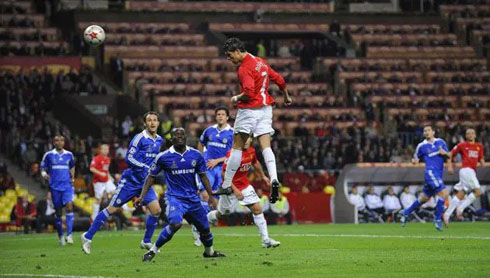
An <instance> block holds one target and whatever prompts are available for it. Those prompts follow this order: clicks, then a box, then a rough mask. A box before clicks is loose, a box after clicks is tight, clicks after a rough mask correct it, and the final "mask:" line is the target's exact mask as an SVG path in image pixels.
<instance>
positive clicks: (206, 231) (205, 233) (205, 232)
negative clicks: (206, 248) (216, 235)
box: [199, 227, 211, 236]
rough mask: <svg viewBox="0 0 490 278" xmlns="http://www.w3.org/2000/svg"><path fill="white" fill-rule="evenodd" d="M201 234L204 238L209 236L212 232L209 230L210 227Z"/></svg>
mask: <svg viewBox="0 0 490 278" xmlns="http://www.w3.org/2000/svg"><path fill="white" fill-rule="evenodd" d="M199 233H201V235H203V236H207V235H209V234H210V233H211V230H210V229H209V227H207V228H204V229H201V230H200V231H199Z"/></svg>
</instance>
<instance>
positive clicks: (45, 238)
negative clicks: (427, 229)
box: [0, 232, 490, 241]
mask: <svg viewBox="0 0 490 278" xmlns="http://www.w3.org/2000/svg"><path fill="white" fill-rule="evenodd" d="M213 234H214V236H223V237H257V236H258V235H255V234H244V233H219V232H218V233H213ZM271 235H273V236H279V237H281V236H284V237H348V238H401V239H447V240H451V239H470V240H473V239H474V240H490V236H450V235H448V236H444V235H440V236H436V235H370V234H296V233H284V234H281V233H274V234H271ZM126 236H131V237H141V236H142V235H141V234H127V235H124V236H121V234H120V232H114V233H103V234H99V235H97V238H112V237H126ZM174 236H185V237H187V236H188V235H187V234H183V233H180V234H176V235H174ZM2 238H4V239H7V241H8V240H12V241H27V240H54V241H56V240H57V238H56V237H24V236H22V237H14V236H12V237H7V236H5V237H2V236H0V239H2Z"/></svg>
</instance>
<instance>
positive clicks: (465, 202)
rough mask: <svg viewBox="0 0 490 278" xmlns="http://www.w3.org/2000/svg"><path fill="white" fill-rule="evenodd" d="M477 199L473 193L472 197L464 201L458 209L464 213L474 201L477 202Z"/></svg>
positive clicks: (467, 197) (469, 196)
mask: <svg viewBox="0 0 490 278" xmlns="http://www.w3.org/2000/svg"><path fill="white" fill-rule="evenodd" d="M475 199H476V197H475V194H473V193H471V194H470V195H468V196H466V199H464V201H463V203H461V205H460V206H459V207H458V211H459V212H463V211H464V210H465V209H466V208H467V207H468V206H469V205H471V203H473V201H475Z"/></svg>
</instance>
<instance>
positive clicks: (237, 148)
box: [218, 132, 249, 194]
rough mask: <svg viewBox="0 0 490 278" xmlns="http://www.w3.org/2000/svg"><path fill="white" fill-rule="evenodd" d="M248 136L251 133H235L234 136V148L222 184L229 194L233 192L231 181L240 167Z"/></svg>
mask: <svg viewBox="0 0 490 278" xmlns="http://www.w3.org/2000/svg"><path fill="white" fill-rule="evenodd" d="M248 138H249V134H247V133H242V132H239V133H235V135H234V136H233V148H232V149H231V153H230V157H229V158H228V161H227V164H228V167H226V170H225V177H224V179H223V185H222V188H223V189H226V191H227V193H228V194H229V193H231V181H232V180H233V176H235V173H236V171H238V168H239V167H240V162H241V160H242V149H243V146H244V145H245V142H246V141H247V139H248ZM218 191H219V189H218Z"/></svg>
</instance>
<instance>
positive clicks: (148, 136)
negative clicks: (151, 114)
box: [142, 128, 160, 141]
mask: <svg viewBox="0 0 490 278" xmlns="http://www.w3.org/2000/svg"><path fill="white" fill-rule="evenodd" d="M142 133H143V137H145V138H146V139H151V140H153V141H155V140H157V139H158V137H159V136H160V135H158V134H157V136H156V137H155V138H153V137H151V135H150V134H148V131H146V128H145V129H144V130H143V131H142Z"/></svg>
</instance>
